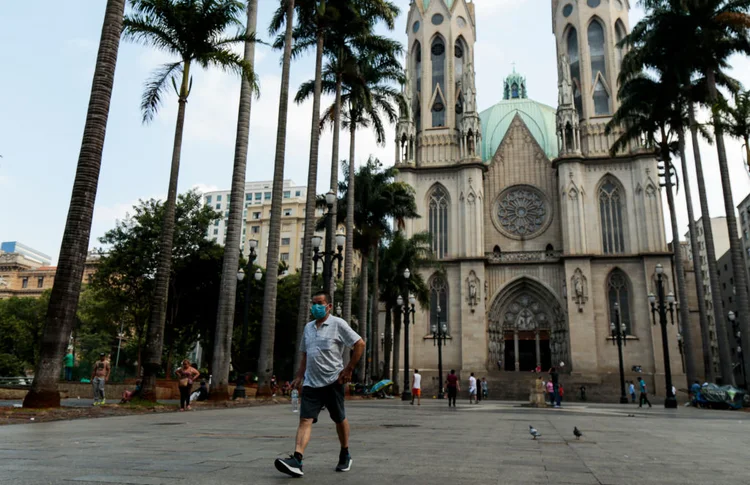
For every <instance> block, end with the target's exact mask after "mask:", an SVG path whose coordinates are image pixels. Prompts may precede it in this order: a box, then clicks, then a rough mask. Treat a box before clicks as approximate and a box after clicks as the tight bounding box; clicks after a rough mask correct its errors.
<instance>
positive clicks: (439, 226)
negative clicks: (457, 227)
mask: <svg viewBox="0 0 750 485" xmlns="http://www.w3.org/2000/svg"><path fill="white" fill-rule="evenodd" d="M449 205H450V203H449V201H448V194H447V193H446V191H445V189H444V188H443V187H442V186H437V187H435V189H434V190H433V191H432V195H430V214H429V231H430V234H431V235H432V251H433V253H434V254H435V257H437V258H444V257H445V255H446V254H447V253H448V207H449Z"/></svg>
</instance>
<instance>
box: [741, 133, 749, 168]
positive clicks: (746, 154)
mask: <svg viewBox="0 0 750 485" xmlns="http://www.w3.org/2000/svg"><path fill="white" fill-rule="evenodd" d="M742 140H743V141H744V142H745V164H746V165H747V166H746V167H745V169H746V170H750V137H748V136H745V137H743V138H742Z"/></svg>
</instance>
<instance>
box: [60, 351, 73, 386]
mask: <svg viewBox="0 0 750 485" xmlns="http://www.w3.org/2000/svg"><path fill="white" fill-rule="evenodd" d="M74 364H75V359H74V358H73V347H68V353H67V354H65V358H64V359H63V366H65V380H66V381H67V382H70V381H72V380H73V365H74Z"/></svg>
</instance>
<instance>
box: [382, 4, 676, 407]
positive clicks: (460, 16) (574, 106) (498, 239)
mask: <svg viewBox="0 0 750 485" xmlns="http://www.w3.org/2000/svg"><path fill="white" fill-rule="evenodd" d="M551 7H552V30H553V34H554V36H553V37H550V48H552V40H553V39H554V47H555V48H556V50H557V60H558V69H557V70H558V89H559V96H558V106H557V107H551V106H547V105H544V104H542V103H539V102H536V101H534V100H533V99H532V98H531V97H530V96H531V95H532V94H533V93H529V92H528V91H527V87H526V81H525V79H524V77H523V76H521V75H520V74H519V73H516V72H515V69H514V70H513V73H512V74H510V75H509V76H508V77H507V79H505V82H504V86H503V96H502V99H501V100H498V101H497V103H496V104H494V105H493V106H489V107H486V108H484V109H481V108H480V107H479V106H477V101H476V99H477V92H476V85H475V70H474V69H475V59H474V45H475V41H476V38H477V12H478V11H479V10H480V9H481V3H473V2H471V1H469V0H415V1H413V2H411V6H410V10H409V13H408V17H407V19H408V20H407V34H408V50H407V56H406V71H407V76H406V83H405V85H404V87H403V95H404V98H405V100H406V103H405V105H406V106H408V108H409V109H407V110H402V113H401V117H400V121H399V122H398V125H397V129H396V131H397V133H396V145H397V146H396V153H395V157H396V160H395V162H396V167H397V168H398V170H399V176H398V177H399V179H400V180H401V181H403V182H406V183H408V184H409V185H411V186H412V187H413V188H414V190H415V193H416V200H417V206H418V210H419V213H420V214H421V218H419V219H414V220H411V221H408V222H407V225H406V232H407V235H413V234H415V233H420V232H429V233H430V234H431V235H432V250H433V253H434V256H435V258H436V259H437V260H438V263H439V264H438V265H437V266H436V267H433V268H419V269H418V271H419V272H420V274H421V276H422V277H423V278H424V280H425V282H427V284H428V285H429V288H430V293H431V297H430V303H429V306H428V308H417V310H416V314H415V315H414V318H413V322H412V324H411V325H410V327H409V351H410V357H409V368H410V369H415V368H418V369H420V371H421V372H422V374H423V375H424V376H425V379H423V385H424V387H425V388H426V389H427V390H428V392H429V390H433V391H434V389H436V388H437V387H438V382H437V371H438V352H437V350H436V348H435V345H434V342H433V340H434V338H433V333H432V328H433V325H436V324H440V325H441V326H442V325H443V324H444V325H445V327H447V333H448V339H447V343H446V345H445V346H444V347H443V369H444V373H445V372H446V371H447V370H448V369H456V371H457V372H458V373H459V374H460V376H461V379H462V380H464V381H466V379H468V376H469V373H470V372H474V373H476V375H477V376H480V377H481V376H487V377H488V380H489V381H490V382H491V386H492V383H493V382H494V383H495V385H497V386H498V387H499V388H505V389H512V388H513V385H512V383H513V380H514V379H516V380H519V379H520V376H524V377H523V382H524V383H525V382H526V381H527V380H528V377H529V374H528V372H529V371H531V370H533V369H535V368H536V367H537V366H541V367H542V369H544V370H545V371H546V370H547V369H549V368H550V367H551V366H557V367H559V368H560V370H561V372H562V373H563V376H564V378H563V381H562V382H564V384H565V385H566V387H567V388H568V389H571V391H572V390H573V389H575V390H576V392H577V390H578V389H580V386H586V387H587V389H588V390H589V395H592V394H593V395H597V394H599V395H601V396H602V398H604V399H606V397H607V396H610V395H612V396H611V397H612V398H613V399H617V398H618V397H619V370H618V356H617V347H616V346H614V345H613V340H612V336H611V333H610V332H611V331H610V324H611V322H615V321H616V320H617V318H618V315H617V314H616V313H619V319H620V321H621V322H622V324H623V325H624V327H625V331H626V333H627V339H626V344H627V345H626V347H625V349H624V362H625V371H626V379H628V380H631V379H633V380H635V379H636V378H637V377H638V376H641V377H643V378H644V379H646V381H647V382H648V383H649V384H650V385H651V386H655V387H652V389H654V390H655V391H656V393H657V394H659V395H662V396H663V395H664V360H663V354H662V342H661V334H660V329H659V326H658V325H653V323H652V314H651V307H650V304H649V301H648V294H649V293H650V292H654V293H655V292H656V288H655V285H656V275H655V267H656V265H657V264H659V263H661V264H662V265H663V267H664V268H665V272H664V273H665V279H666V286H667V291H672V285H671V281H672V277H671V274H672V273H671V257H670V256H671V255H670V253H669V250H668V246H667V243H666V238H665V230H664V222H663V221H664V219H663V209H662V199H661V188H660V182H659V172H658V167H657V161H656V160H655V158H654V157H653V154H652V152H647V151H646V150H643V149H642V148H641V147H640V146H638V145H636V144H634V145H632V146H630V147H628V149H627V150H624V151H622V152H620V153H617V155H616V156H614V157H613V156H612V155H611V154H610V147H611V146H612V145H613V142H614V141H615V139H616V138H617V137H618V136H619V134H620V132H618V131H617V130H614V131H613V132H612V133H609V134H608V133H607V132H606V131H605V127H606V125H607V123H608V121H609V120H610V119H611V116H612V114H613V113H614V112H615V110H616V109H617V107H618V101H617V77H618V74H619V66H620V63H621V62H620V61H621V59H622V56H623V51H622V49H620V48H618V47H617V44H618V41H619V40H621V39H622V38H623V36H625V35H626V33H627V32H628V25H629V21H628V11H629V8H630V6H629V0H551ZM667 275H669V276H667ZM616 309H617V312H616ZM677 327H678V326H674V327H671V328H670V329H669V339H670V361H671V368H672V374H673V376H674V382H675V383H679V384H682V380H681V377H680V373H681V372H682V371H681V369H682V364H681V360H680V354H679V353H678V351H677V333H678V330H677ZM401 351H402V352H403V349H401ZM400 362H401V364H400V366H401V367H402V366H403V357H401V361H400ZM524 372H525V373H526V374H523V373H524ZM514 376H516V377H514ZM682 379H684V377H682ZM524 386H526V384H522V385H521V384H519V385H518V386H517V387H518V388H519V390H518V393H519V396H518V397H519V398H520V397H524V396H523V393H526V396H528V388H527V387H524ZM568 386H569V387H568ZM571 391H569V392H571Z"/></svg>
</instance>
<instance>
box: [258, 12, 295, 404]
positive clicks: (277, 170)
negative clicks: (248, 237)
mask: <svg viewBox="0 0 750 485" xmlns="http://www.w3.org/2000/svg"><path fill="white" fill-rule="evenodd" d="M293 28H294V0H288V3H287V9H286V33H285V37H284V58H283V62H282V68H281V94H280V95H279V123H278V128H277V131H276V157H275V160H274V171H273V189H272V193H273V195H272V196H271V197H272V199H271V224H270V228H269V231H268V252H267V255H268V258H267V259H266V287H265V290H264V292H263V318H262V320H261V336H260V352H259V354H260V355H259V357H258V394H257V395H258V397H263V396H270V395H271V379H270V377H271V375H272V374H273V348H274V342H275V339H276V295H277V293H278V289H279V288H278V281H279V274H278V273H279V272H278V271H277V270H276V268H278V265H279V246H280V244H281V203H282V202H283V201H282V195H283V188H284V157H285V155H286V125H287V115H288V112H289V71H290V70H291V60H292V30H293Z"/></svg>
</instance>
